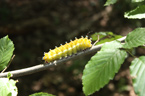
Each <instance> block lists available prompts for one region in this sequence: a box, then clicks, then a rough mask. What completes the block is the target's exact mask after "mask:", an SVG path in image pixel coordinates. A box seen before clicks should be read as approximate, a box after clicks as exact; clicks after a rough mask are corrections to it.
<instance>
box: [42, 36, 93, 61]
mask: <svg viewBox="0 0 145 96" xmlns="http://www.w3.org/2000/svg"><path fill="white" fill-rule="evenodd" d="M90 47H92V44H91V39H88V37H87V36H86V37H85V38H84V37H81V38H79V39H77V38H76V39H75V40H74V41H70V42H69V43H66V44H65V45H60V47H56V48H55V49H53V50H50V51H49V52H48V53H45V52H44V57H43V58H42V59H43V60H45V62H46V63H49V62H52V61H55V60H58V59H61V58H63V57H67V56H71V55H72V54H76V53H77V52H78V51H82V50H84V49H87V48H90Z"/></svg>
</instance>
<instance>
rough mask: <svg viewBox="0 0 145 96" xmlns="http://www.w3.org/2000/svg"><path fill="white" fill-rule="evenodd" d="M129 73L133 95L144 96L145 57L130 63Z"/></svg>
mask: <svg viewBox="0 0 145 96" xmlns="http://www.w3.org/2000/svg"><path fill="white" fill-rule="evenodd" d="M130 73H131V76H132V78H133V79H132V81H133V87H134V90H135V93H136V94H138V96H145V91H144V90H145V56H141V57H139V58H135V59H134V60H133V61H132V62H131V66H130Z"/></svg>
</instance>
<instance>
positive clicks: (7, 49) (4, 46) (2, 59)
mask: <svg viewBox="0 0 145 96" xmlns="http://www.w3.org/2000/svg"><path fill="white" fill-rule="evenodd" d="M13 51H14V44H13V42H12V41H11V40H10V39H9V38H8V36H5V37H3V38H1V39H0V71H1V70H3V69H4V68H5V67H6V66H7V65H8V62H9V61H10V59H11V57H12V55H13Z"/></svg>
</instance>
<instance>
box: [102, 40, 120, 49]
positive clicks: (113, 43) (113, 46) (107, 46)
mask: <svg viewBox="0 0 145 96" xmlns="http://www.w3.org/2000/svg"><path fill="white" fill-rule="evenodd" d="M122 47H123V45H122V44H121V43H120V41H111V42H106V43H105V44H104V45H103V46H102V48H101V51H103V50H106V49H112V50H113V49H117V48H122Z"/></svg>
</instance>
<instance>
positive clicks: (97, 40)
mask: <svg viewBox="0 0 145 96" xmlns="http://www.w3.org/2000/svg"><path fill="white" fill-rule="evenodd" d="M99 40H100V39H99V35H98V39H97V41H96V42H95V43H94V44H93V45H92V46H95V45H96V43H97V42H99Z"/></svg>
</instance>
